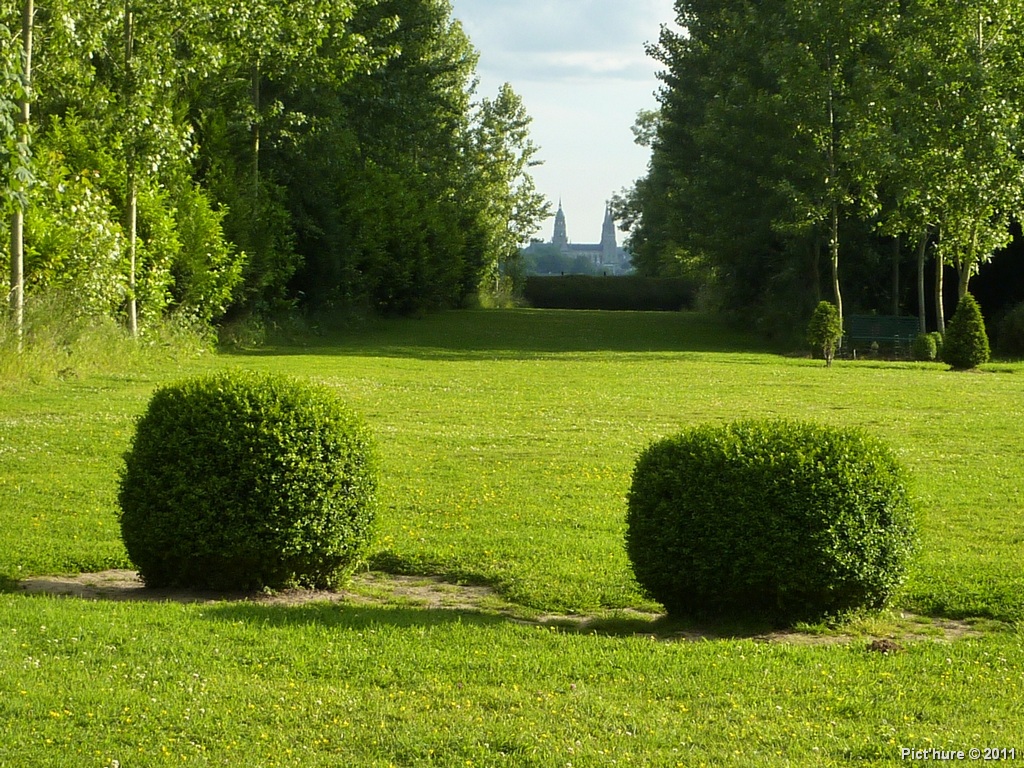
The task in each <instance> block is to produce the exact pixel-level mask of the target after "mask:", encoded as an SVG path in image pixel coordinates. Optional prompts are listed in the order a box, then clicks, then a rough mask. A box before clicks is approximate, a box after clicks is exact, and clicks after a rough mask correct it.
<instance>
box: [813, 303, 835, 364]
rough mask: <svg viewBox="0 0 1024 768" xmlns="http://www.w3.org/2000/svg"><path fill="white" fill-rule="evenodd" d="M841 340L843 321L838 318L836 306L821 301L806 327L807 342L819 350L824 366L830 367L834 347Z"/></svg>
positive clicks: (833, 355)
mask: <svg viewBox="0 0 1024 768" xmlns="http://www.w3.org/2000/svg"><path fill="white" fill-rule="evenodd" d="M842 338H843V321H842V319H841V318H840V317H839V310H838V309H836V305H835V304H833V303H831V302H829V301H822V302H820V303H819V304H818V306H817V307H815V309H814V314H813V315H811V322H810V323H809V324H808V326H807V341H808V343H810V345H811V346H812V347H813V348H814V349H816V350H821V355H822V357H824V358H825V364H826V365H829V366H830V365H832V358H833V357H835V354H836V347H838V346H839V341H840V340H841V339H842Z"/></svg>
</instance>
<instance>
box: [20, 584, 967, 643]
mask: <svg viewBox="0 0 1024 768" xmlns="http://www.w3.org/2000/svg"><path fill="white" fill-rule="evenodd" d="M18 591H19V592H21V593H23V594H29V595H50V596H56V597H67V598H74V599H82V600H113V601H137V602H176V603H183V604H187V603H222V602H247V603H254V604H262V605H272V606H297V605H305V604H308V603H325V602H326V603H336V604H339V605H349V606H376V607H383V606H392V607H399V608H415V609H420V610H450V611H462V612H468V613H481V614H491V615H495V614H497V615H503V616H507V617H508V619H509V620H510V621H515V622H519V623H523V624H534V625H540V626H550V627H552V628H553V629H559V630H564V631H574V632H587V633H594V634H605V635H617V636H647V637H653V638H655V639H660V640H676V641H691V642H697V641H705V640H718V639H729V638H732V639H736V638H746V639H753V640H755V641H760V642H768V643H783V644H789V645H830V644H842V643H854V642H867V644H868V647H869V649H870V650H876V649H885V650H886V651H887V652H899V651H902V650H903V649H904V647H905V645H906V644H907V643H913V642H915V641H922V640H932V641H935V640H937V641H943V642H952V641H955V640H959V639H962V638H965V637H972V636H980V635H981V634H983V633H982V632H981V631H979V629H978V628H977V627H975V626H973V625H972V624H970V623H968V622H964V621H954V620H951V619H938V618H928V617H922V616H916V615H914V614H907V613H903V614H899V615H898V617H897V620H896V621H895V623H894V624H893V623H889V624H887V625H886V627H885V630H884V632H882V633H875V632H872V631H871V630H870V629H867V630H863V631H858V632H857V633H855V634H854V633H842V632H840V633H832V632H825V633H818V632H801V631H797V630H792V629H785V630H777V631H769V632H756V633H749V632H748V633H744V632H730V631H724V630H723V629H722V628H718V627H712V626H701V625H693V624H681V623H679V622H674V621H671V620H670V619H668V618H667V617H666V616H664V615H663V614H655V613H644V612H641V611H634V610H618V611H611V612H608V613H607V614H604V615H600V616H586V615H578V614H550V613H549V614H537V613H533V612H530V611H528V610H526V609H524V608H522V607H521V606H517V605H515V604H513V603H509V602H507V601H505V600H504V599H502V598H501V596H500V595H498V593H497V592H495V591H494V590H493V589H491V588H490V587H486V586H472V585H465V584H454V583H452V582H449V581H445V580H443V579H439V578H436V577H432V576H408V575H396V574H389V573H384V572H381V571H367V572H363V573H358V574H356V575H354V576H353V577H352V580H351V582H350V584H349V585H348V586H347V587H346V588H345V589H341V590H337V591H326V590H307V589H291V590H282V591H276V592H265V593H264V592H259V593H227V592H207V591H198V590H193V589H150V588H147V587H146V586H145V585H144V584H143V582H142V580H141V579H140V578H139V575H138V574H137V573H136V572H135V571H130V570H109V571H102V572H100V573H83V574H78V575H70V576H37V577H33V578H29V579H24V580H22V581H21V582H20V583H19V585H18Z"/></svg>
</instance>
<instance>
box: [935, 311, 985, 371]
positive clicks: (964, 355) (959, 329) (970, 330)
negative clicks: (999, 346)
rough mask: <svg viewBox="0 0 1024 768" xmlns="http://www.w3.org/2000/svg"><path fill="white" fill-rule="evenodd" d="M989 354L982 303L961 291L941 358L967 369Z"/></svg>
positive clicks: (958, 367) (976, 364)
mask: <svg viewBox="0 0 1024 768" xmlns="http://www.w3.org/2000/svg"><path fill="white" fill-rule="evenodd" d="M989 354H990V352H989V346H988V334H987V333H985V319H984V318H983V317H982V316H981V307H979V306H978V302H977V301H975V300H974V297H973V296H971V294H969V293H967V294H964V297H963V298H962V299H960V303H959V304H957V305H956V311H955V312H954V313H953V317H952V318H951V319H950V321H949V325H947V326H946V336H945V339H944V340H943V345H942V359H943V361H944V362H946V363H949V365H950V367H952V368H953V369H954V370H958V371H966V370H970V369H971V368H977V367H978V366H979V365H981V364H982V363H987V362H988V359H989Z"/></svg>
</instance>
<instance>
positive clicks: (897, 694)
mask: <svg viewBox="0 0 1024 768" xmlns="http://www.w3.org/2000/svg"><path fill="white" fill-rule="evenodd" d="M222 366H244V367H251V368H259V369H272V370H276V371H283V372H288V373H292V374H295V375H301V376H309V377H313V378H316V379H318V380H322V381H325V382H327V383H329V384H331V385H332V386H334V387H336V388H337V390H338V392H339V393H340V394H341V395H342V396H343V397H344V398H345V399H346V400H348V401H349V402H350V403H351V404H352V405H353V406H354V407H355V408H357V409H358V410H359V411H361V412H362V413H363V414H364V416H366V418H367V420H368V421H369V422H370V423H371V425H372V426H373V428H374V431H375V432H376V434H377V435H378V438H379V440H380V444H381V450H382V453H383V456H384V461H385V483H384V491H383V505H382V516H381V521H380V527H379V535H378V541H377V545H376V549H375V554H374V556H373V558H372V561H371V564H372V566H373V567H375V568H378V569H390V570H393V571H404V572H408V573H430V574H435V575H440V576H443V577H446V578H448V579H451V580H463V581H468V582H475V583H483V584H489V585H492V586H494V587H495V588H496V589H497V590H498V591H499V593H500V595H501V596H502V598H504V599H505V600H508V601H512V602H513V603H515V604H516V605H518V606H519V607H520V608H521V613H522V615H531V612H541V611H545V612H559V613H574V612H575V613H584V614H595V615H603V616H605V617H606V619H605V620H604V623H603V624H601V623H599V624H597V625H592V626H593V627H594V629H595V631H596V632H597V633H596V634H589V633H587V632H582V633H581V632H579V631H560V630H558V629H550V628H537V627H534V626H530V625H528V624H523V623H521V622H519V621H514V620H511V619H510V618H508V617H506V616H504V615H500V614H497V613H495V612H487V611H485V612H484V613H482V614H475V613H459V612H452V611H435V610H425V609H422V608H417V607H415V606H409V605H395V604H392V605H388V606H383V607H356V606H348V607H346V606H338V605H326V604H323V605H308V606H293V607H283V606H266V605H253V604H231V603H219V604H212V605H188V606H182V605H174V604H150V603H146V604H121V603H112V602H104V601H99V602H90V601H79V600H73V599H55V598H44V597H28V596H25V595H18V594H9V595H0V617H2V619H0V684H2V686H3V692H4V695H3V696H0V767H3V768H6V766H23V765H32V766H65V765H66V766H81V765H95V766H109V765H110V764H111V761H113V760H118V761H120V764H121V765H122V766H124V767H125V768H126V767H127V766H129V765H145V766H170V765H182V764H196V765H239V766H242V765H244V766H249V765H257V766H270V765H294V764H301V765H312V766H334V765H339V764H345V765H357V766H362V765H366V766H376V765H380V766H386V765H444V766H449V765H478V766H479V765H488V766H489V765H538V766H548V765H550V766H555V765H557V766H565V765H566V764H569V763H572V764H573V765H576V766H588V765H606V764H611V763H612V761H617V762H618V764H622V765H625V764H628V765H650V766H665V765H677V764H678V765H685V766H692V765H735V766H747V765H758V766H760V765H779V766H782V765H812V764H813V765H839V764H845V763H847V762H849V761H852V760H857V761H860V762H863V763H864V764H881V763H888V762H897V761H898V760H899V748H900V747H901V746H907V747H916V748H927V747H929V746H935V747H947V746H954V747H955V748H963V749H967V748H970V747H972V746H985V745H991V746H995V745H1003V746H1006V747H1008V748H1012V747H1014V746H1016V747H1017V748H1018V749H1020V748H1024V744H1017V745H1014V743H1013V738H1015V737H1016V735H1017V734H1019V733H1021V732H1024V717H1022V711H1021V707H1022V705H1021V703H1020V702H1021V701H1024V695H1022V694H1024V690H1022V688H1024V667H1022V661H1021V660H1022V659H1024V653H1022V651H1024V641H1022V635H1021V634H1020V632H1019V630H1015V629H1014V626H1019V622H1020V621H1021V619H1022V617H1024V519H1022V507H1024V505H1022V503H1021V502H1022V480H1021V478H1024V451H1022V442H1021V437H1020V436H1021V434H1022V433H1024V404H1022V403H1024V398H1022V397H1021V392H1022V390H1024V375H1022V374H1024V366H1021V365H1006V364H1000V365H996V366H992V367H990V368H988V369H986V371H985V372H982V373H975V374H955V373H951V372H948V371H947V370H945V368H944V367H943V366H941V365H920V364H898V363H884V362H871V361H862V362H857V363H853V362H848V361H839V362H837V363H836V364H835V365H834V366H833V368H832V369H831V370H826V369H825V367H824V365H823V364H822V363H820V362H817V361H811V360H806V359H800V358H787V357H782V356H779V355H775V354H770V353H768V352H766V351H763V350H761V351H759V350H758V347H757V345H756V344H755V343H752V342H751V341H750V340H749V339H747V338H745V337H743V336H742V335H737V334H734V333H731V332H726V331H723V330H722V329H721V328H719V327H717V326H715V325H714V324H713V323H710V322H709V321H707V320H706V319H704V318H701V317H699V316H688V315H676V314H664V315H643V314H632V313H625V314H621V315H620V314H602V313H568V312H534V311H517V312H507V313H506V312H494V313H481V312H470V313H453V314H448V315H438V316H432V317H429V318H426V319H425V320H422V321H389V322H381V323H375V324H373V325H371V326H369V327H364V328H361V329H358V330H357V331H352V332H351V333H349V334H347V335H329V336H323V337H319V338H311V339H306V340H304V341H303V343H302V344H292V345H290V346H287V347H281V348H278V349H267V350H261V351H258V352H254V353H251V354H240V353H235V354H225V355H221V356H218V357H216V358H205V359H199V360H193V361H186V362H183V363H179V364H177V365H176V366H173V367H172V366H164V367H161V368H154V369H150V370H149V371H148V372H147V373H144V374H129V373H124V372H118V373H116V374H115V373H111V374H110V375H106V376H101V375H86V376H82V377H81V378H79V379H77V380H74V381H70V382H65V383H43V384H35V385H20V386H17V387H12V388H9V389H8V390H6V391H3V392H0V580H2V582H0V583H6V584H7V585H8V586H12V583H13V582H14V581H15V580H17V579H20V578H24V577H26V576H28V575H31V574H52V573H60V572H74V571H78V570H101V569H104V568H109V567H129V563H128V561H127V558H126V556H125V553H124V550H123V547H122V546H121V544H120V541H119V537H118V531H117V517H116V506H115V489H116V482H117V472H118V467H119V465H120V457H121V454H122V453H123V451H124V450H125V449H126V448H127V445H128V441H129V439H130V436H131V432H132V427H133V422H134V419H135V418H136V416H137V415H138V414H140V413H141V412H142V410H143V409H144V407H145V404H146V402H147V400H148V398H149V395H150V394H151V393H152V391H153V389H154V388H155V387H156V386H157V385H158V384H160V383H162V382H164V381H167V380H169V379H173V378H178V377H180V376H182V375H185V374H187V373H190V372H196V371H199V370H208V369H210V368H214V367H222ZM753 415H773V416H787V417H799V418H811V419H816V420H820V421H823V422H826V423H831V424H840V425H856V426H861V427H864V428H865V429H867V430H869V431H870V432H872V433H873V434H875V435H877V436H879V437H881V438H883V439H885V440H886V441H888V442H889V443H890V444H892V445H893V446H894V447H895V449H896V450H897V453H898V455H899V456H900V458H901V459H902V461H903V462H904V463H905V464H906V465H907V467H908V469H909V470H910V472H911V474H912V476H913V478H914V486H915V491H916V493H917V495H918V497H919V498H920V499H921V523H922V532H923V541H922V549H921V552H920V555H919V558H918V565H917V568H916V569H915V571H914V574H913V577H912V579H911V582H910V584H909V585H908V588H907V590H906V592H905V594H904V595H903V596H902V597H901V598H900V603H899V605H898V606H897V608H896V612H895V614H893V615H892V617H889V618H886V617H884V616H883V617H882V618H880V619H870V620H864V621H862V622H861V623H860V624H858V625H857V626H855V627H854V628H852V629H851V630H850V631H848V632H846V634H850V635H852V636H853V638H854V639H853V640H845V641H843V642H838V643H835V642H824V643H822V644H815V645H807V646H805V645H790V644H784V645H769V644H764V643H761V642H757V641H754V640H752V639H728V640H714V641H703V642H695V643H694V642H679V641H677V640H672V639H670V637H671V636H660V635H658V637H659V638H660V639H655V640H652V639H650V638H649V637H646V636H634V634H633V632H632V630H633V629H635V630H636V631H638V632H640V633H642V634H649V631H648V629H647V625H646V624H645V622H646V620H639V619H633V620H627V619H617V618H616V616H617V615H618V614H616V613H615V609H624V608H636V609H642V610H648V611H650V610H656V609H657V606H656V605H655V604H653V603H651V602H650V601H648V600H646V599H645V598H644V597H643V596H642V595H641V594H640V593H639V592H638V590H637V589H636V588H635V586H634V585H633V583H632V580H631V577H630V572H629V567H628V562H627V560H626V556H625V552H624V547H623V532H624V523H623V521H624V515H625V502H624V497H625V494H626V491H627V489H628V485H629V478H630V472H631V470H632V466H633V462H634V461H635V458H636V455H637V453H638V452H639V451H640V450H641V449H642V448H643V447H644V446H645V445H647V444H648V443H649V442H650V441H652V440H654V439H657V438H660V437H662V436H665V435H667V434H670V433H671V432H674V431H676V430H678V429H679V428H681V427H683V426H686V425H689V424H694V423H698V422H703V421H723V420H729V419H733V418H738V417H744V416H753ZM901 611H914V612H916V613H922V614H926V617H925V618H923V619H914V618H901V617H900V616H899V613H900V612H901ZM929 617H932V618H929ZM941 617H947V618H949V617H952V618H967V619H971V620H972V622H973V623H974V624H975V626H976V627H978V628H979V629H981V630H982V635H981V636H978V637H971V638H967V639H962V640H957V641H955V642H952V643H949V642H946V641H944V640H942V635H941V634H940V633H939V632H938V631H937V630H935V631H932V632H931V634H932V636H934V638H935V639H924V640H911V641H903V644H904V645H905V646H906V650H905V651H903V652H899V653H895V654H892V655H882V654H877V653H869V652H868V651H867V650H866V649H865V648H866V642H867V639H868V637H870V636H871V635H872V634H883V635H884V634H886V633H889V632H894V631H895V632H901V631H910V630H909V629H907V628H908V627H916V628H915V629H913V634H915V635H922V636H925V637H928V636H929V634H930V630H929V627H928V624H929V622H931V621H932V620H933V619H935V620H937V619H938V618H941ZM976 619H977V620H978V621H976ZM816 631H817V633H818V634H819V635H823V636H824V639H825V640H835V639H836V638H831V637H830V632H831V630H829V629H828V628H819V629H818V630H816ZM655 634H656V635H657V633H655ZM289 750H290V751H289ZM1019 756H1021V755H1019Z"/></svg>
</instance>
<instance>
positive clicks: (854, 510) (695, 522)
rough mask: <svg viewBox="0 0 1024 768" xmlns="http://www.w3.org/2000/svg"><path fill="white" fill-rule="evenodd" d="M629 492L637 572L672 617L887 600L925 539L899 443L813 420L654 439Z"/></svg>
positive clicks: (798, 615) (821, 611) (823, 609)
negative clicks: (917, 542) (893, 445)
mask: <svg viewBox="0 0 1024 768" xmlns="http://www.w3.org/2000/svg"><path fill="white" fill-rule="evenodd" d="M628 500H629V512H628V516H627V529H628V530H627V534H626V546H627V552H628V554H629V558H630V561H631V562H632V564H633V570H634V573H635V575H636V578H637V581H638V582H639V583H640V585H641V586H642V587H643V588H644V589H645V590H646V591H647V592H648V593H649V594H650V595H651V596H652V597H653V598H654V599H656V600H658V601H659V602H661V603H662V604H663V605H664V606H665V608H666V609H667V610H668V612H669V613H670V614H682V615H692V614H700V613H714V614H725V615H734V616H741V617H742V616H757V615H759V614H761V613H762V612H767V613H768V614H769V615H771V616H773V617H775V618H779V619H782V620H785V621H794V620H806V619H817V618H821V617H823V616H828V615H835V614H840V613H843V612H847V611H850V610H857V609H863V608H868V609H876V608H881V607H882V606H884V605H885V604H886V603H887V602H889V600H890V599H891V598H892V597H893V595H894V593H895V591H896V590H897V588H898V587H899V586H900V585H901V584H902V583H903V581H904V579H905V577H906V574H907V567H908V565H909V560H910V555H911V552H912V549H913V545H914V539H915V521H914V510H913V507H912V504H911V500H910V497H909V495H908V491H907V488H906V479H905V475H904V472H903V470H902V469H901V467H900V466H899V464H898V463H897V461H896V459H895V457H894V455H893V453H892V451H891V450H889V449H888V448H887V447H886V446H885V445H884V444H883V443H881V442H880V441H878V440H876V439H874V438H871V437H869V436H868V435H866V434H864V433H863V432H861V431H859V430H855V429H836V428H829V427H824V426H819V425H815V424H811V423H800V422H789V421H742V422H736V423H733V424H729V425H726V426H722V427H718V426H702V427H695V428H693V429H690V430H689V431H686V432H683V433H681V434H679V435H677V436H675V437H670V438H666V439H664V440H661V441H659V442H656V443H654V444H653V445H651V446H650V447H648V448H647V449H646V450H645V451H644V452H643V453H642V454H641V455H640V458H639V459H638V461H637V463H636V467H635V469H634V471H633V481H632V486H631V488H630V491H629V497H628Z"/></svg>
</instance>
